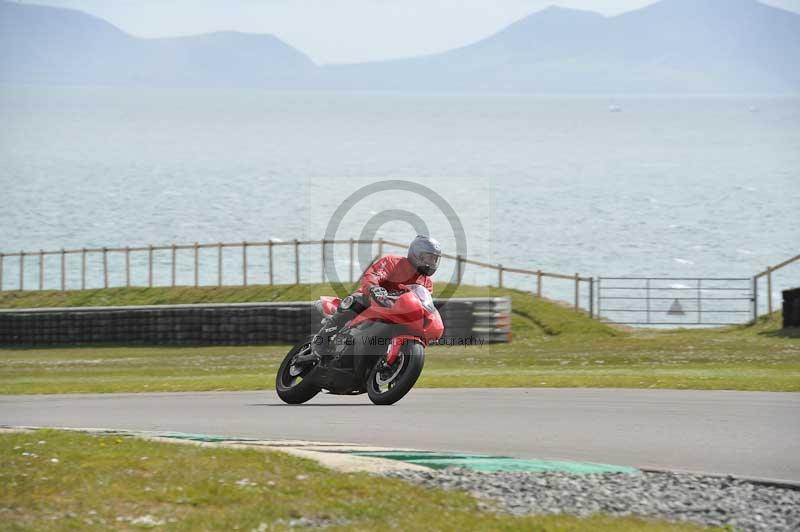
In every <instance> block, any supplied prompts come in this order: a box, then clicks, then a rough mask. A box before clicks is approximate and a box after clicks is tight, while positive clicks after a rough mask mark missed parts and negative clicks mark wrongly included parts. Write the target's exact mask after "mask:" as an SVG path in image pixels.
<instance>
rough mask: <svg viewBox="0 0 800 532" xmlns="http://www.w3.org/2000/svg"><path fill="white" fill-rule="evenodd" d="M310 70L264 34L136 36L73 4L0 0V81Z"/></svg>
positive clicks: (245, 82)
mask: <svg viewBox="0 0 800 532" xmlns="http://www.w3.org/2000/svg"><path fill="white" fill-rule="evenodd" d="M316 70H317V69H316V66H315V65H314V64H313V63H312V62H311V60H310V59H309V58H308V57H306V56H305V55H303V54H302V53H301V52H299V51H297V50H295V49H294V48H292V47H290V46H288V45H287V44H285V43H284V42H282V41H280V40H279V39H277V38H275V37H273V36H271V35H250V34H243V33H238V32H218V33H211V34H204V35H197V36H190V37H176V38H169V39H139V38H136V37H133V36H131V35H129V34H127V33H125V32H123V31H121V30H120V29H118V28H116V27H115V26H112V25H111V24H109V23H107V22H105V21H103V20H101V19H99V18H96V17H93V16H91V15H87V14H85V13H82V12H79V11H74V10H71V9H60V8H53V7H45V6H34V5H24V4H17V3H11V2H5V1H0V82H12V83H44V84H79V85H82V84H93V85H94V84H98V85H125V86H193V87H267V88H289V87H293V86H295V85H297V84H298V83H305V81H304V80H305V78H306V77H307V76H311V77H313V76H314V74H315V72H316Z"/></svg>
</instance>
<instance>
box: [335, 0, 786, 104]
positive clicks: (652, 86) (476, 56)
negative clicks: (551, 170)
mask: <svg viewBox="0 0 800 532" xmlns="http://www.w3.org/2000/svg"><path fill="white" fill-rule="evenodd" d="M326 70H328V78H329V79H331V80H332V83H333V84H334V85H335V86H337V87H339V88H353V89H355V88H382V89H391V90H406V89H429V90H430V89H438V90H456V91H458V90H508V91H531V92H567V93H592V92H643V93H648V92H649V93H652V92H797V91H798V90H800V15H797V14H795V13H791V12H789V11H784V10H781V9H776V8H773V7H769V6H766V5H764V4H761V3H758V2H756V1H755V0H663V1H661V2H658V3H656V4H652V5H650V6H648V7H645V8H643V9H639V10H637V11H632V12H628V13H625V14H622V15H619V16H616V17H604V16H602V15H599V14H596V13H591V12H586V11H577V10H570V9H562V8H556V7H551V8H548V9H545V10H543V11H540V12H537V13H534V14H533V15H530V16H528V17H526V18H524V19H522V20H520V21H518V22H516V23H514V24H512V25H510V26H508V27H507V28H505V29H503V30H501V31H500V32H498V33H496V34H495V35H493V36H491V37H489V38H487V39H484V40H482V41H479V42H477V43H475V44H472V45H469V46H465V47H463V48H459V49H456V50H452V51H449V52H445V53H442V54H437V55H432V56H427V57H421V58H412V59H405V60H398V61H388V62H381V63H367V64H358V65H343V66H332V67H326Z"/></svg>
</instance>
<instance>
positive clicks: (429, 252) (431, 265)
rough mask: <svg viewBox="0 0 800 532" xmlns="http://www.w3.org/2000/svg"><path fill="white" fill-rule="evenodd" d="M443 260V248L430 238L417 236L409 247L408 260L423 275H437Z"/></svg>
mask: <svg viewBox="0 0 800 532" xmlns="http://www.w3.org/2000/svg"><path fill="white" fill-rule="evenodd" d="M441 258H442V246H440V245H439V242H437V241H436V240H434V239H433V238H431V237H429V236H422V235H417V238H415V239H414V240H412V241H411V245H410V246H408V260H409V261H410V262H411V264H412V265H413V266H414V267H415V268H416V269H417V271H418V272H419V273H421V274H422V275H427V276H431V275H433V274H434V273H436V269H437V268H438V267H439V259H441Z"/></svg>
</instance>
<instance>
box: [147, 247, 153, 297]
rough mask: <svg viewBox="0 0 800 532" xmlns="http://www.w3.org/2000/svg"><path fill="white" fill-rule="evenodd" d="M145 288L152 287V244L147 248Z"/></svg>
mask: <svg viewBox="0 0 800 532" xmlns="http://www.w3.org/2000/svg"><path fill="white" fill-rule="evenodd" d="M147 286H149V287H150V288H152V287H153V244H150V246H149V247H148V248H147Z"/></svg>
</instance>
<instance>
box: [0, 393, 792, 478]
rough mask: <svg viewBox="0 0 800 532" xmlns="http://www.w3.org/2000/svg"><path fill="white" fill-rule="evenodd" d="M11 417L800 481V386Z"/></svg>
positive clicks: (45, 411) (60, 406)
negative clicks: (798, 388)
mask: <svg viewBox="0 0 800 532" xmlns="http://www.w3.org/2000/svg"><path fill="white" fill-rule="evenodd" d="M0 424H2V425H26V426H50V427H92V428H118V429H131V430H157V431H181V432H193V433H205V434H218V435H225V436H242V437H257V438H261V439H301V440H314V441H325V442H343V443H360V444H371V445H379V446H385V447H406V448H416V449H423V450H437V451H462V452H474V453H487V454H495V455H505V456H513V457H518V458H541V459H563V460H580V461H593V462H601V463H608V464H617V465H629V466H635V467H640V468H656V469H673V470H680V471H696V472H705V473H712V474H731V475H738V476H744V477H751V478H765V479H775V480H788V481H793V482H800V394H795V393H762V392H733V391H678V390H616V389H449V390H443V389H437V390H430V389H416V390H412V392H411V393H410V394H409V395H408V396H406V398H405V399H403V400H402V401H400V402H399V403H398V404H396V405H395V406H392V407H377V406H373V405H372V404H371V403H370V402H369V399H367V397H366V396H365V395H362V396H355V397H353V396H348V397H340V396H331V395H319V396H317V397H316V398H314V399H313V400H312V401H311V402H310V403H308V404H307V405H302V406H287V405H284V404H283V403H281V402H280V400H279V399H278V397H277V396H276V395H275V393H274V392H272V391H265V392H202V393H157V394H105V395H38V396H37V395H28V396H2V397H0Z"/></svg>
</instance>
